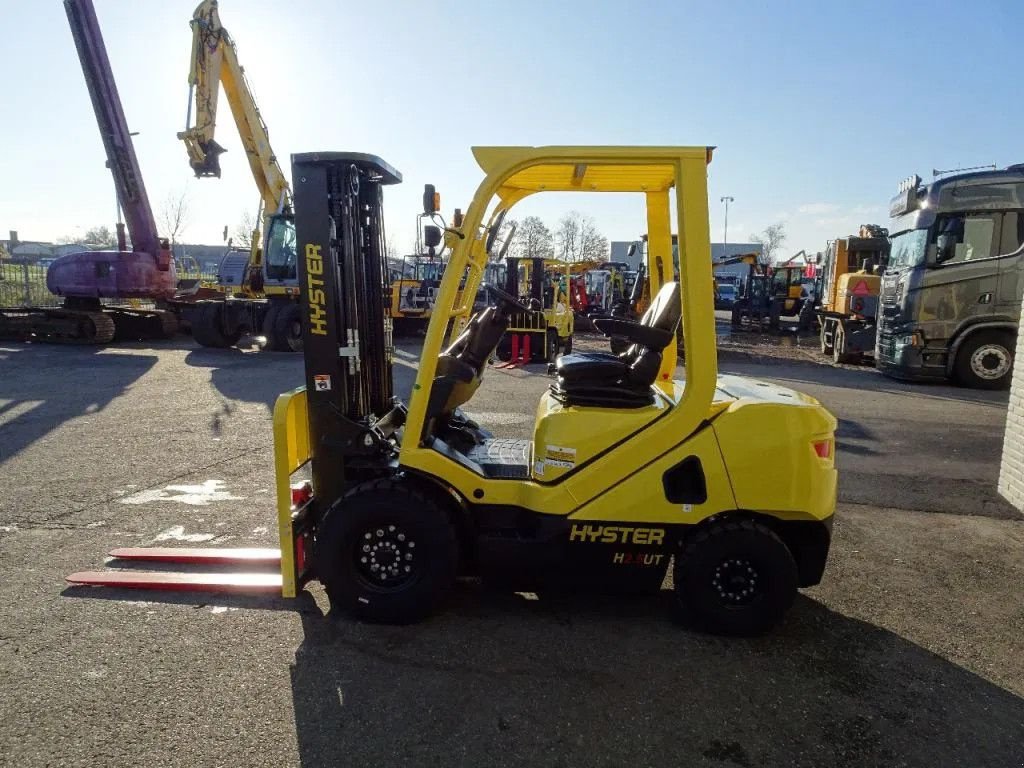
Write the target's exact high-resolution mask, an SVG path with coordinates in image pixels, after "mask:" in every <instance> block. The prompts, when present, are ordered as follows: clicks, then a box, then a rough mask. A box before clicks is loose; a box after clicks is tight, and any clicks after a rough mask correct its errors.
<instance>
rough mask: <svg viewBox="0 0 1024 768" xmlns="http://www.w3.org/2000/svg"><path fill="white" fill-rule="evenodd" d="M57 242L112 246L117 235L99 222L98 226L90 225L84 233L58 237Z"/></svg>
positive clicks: (103, 246) (115, 242)
mask: <svg viewBox="0 0 1024 768" xmlns="http://www.w3.org/2000/svg"><path fill="white" fill-rule="evenodd" d="M57 242H58V243H63V244H72V243H79V244H82V245H92V246H99V247H102V248H112V247H114V246H115V245H116V244H117V235H115V234H114V233H113V231H112V230H111V229H110V227H106V226H103V225H102V224H101V225H100V226H98V227H90V228H89V229H87V230H85V234H84V235H65V236H64V237H58V238H57Z"/></svg>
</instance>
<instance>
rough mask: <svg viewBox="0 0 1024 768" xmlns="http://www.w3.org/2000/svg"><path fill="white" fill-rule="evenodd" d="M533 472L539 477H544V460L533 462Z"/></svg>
mask: <svg viewBox="0 0 1024 768" xmlns="http://www.w3.org/2000/svg"><path fill="white" fill-rule="evenodd" d="M533 474H535V475H536V476H537V477H544V462H543V461H535V462H533Z"/></svg>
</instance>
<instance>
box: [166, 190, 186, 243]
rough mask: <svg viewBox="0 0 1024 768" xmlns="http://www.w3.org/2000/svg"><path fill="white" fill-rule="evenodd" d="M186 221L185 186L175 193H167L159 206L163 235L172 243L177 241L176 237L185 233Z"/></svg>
mask: <svg viewBox="0 0 1024 768" xmlns="http://www.w3.org/2000/svg"><path fill="white" fill-rule="evenodd" d="M188 222H189V210H188V189H187V188H185V189H183V190H181V192H180V193H177V194H176V193H174V192H171V193H168V195H167V197H166V198H165V199H164V203H163V205H162V206H160V225H161V228H162V229H163V235H164V237H166V238H167V239H168V240H170V241H171V243H172V244H173V243H176V242H178V238H179V237H180V236H181V235H183V234H184V233H185V229H186V228H187V227H188Z"/></svg>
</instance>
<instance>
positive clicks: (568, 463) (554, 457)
mask: <svg viewBox="0 0 1024 768" xmlns="http://www.w3.org/2000/svg"><path fill="white" fill-rule="evenodd" d="M544 460H545V461H546V462H547V463H548V464H549V465H551V466H553V467H564V468H566V469H568V468H570V467H574V466H576V449H575V448H565V447H563V446H560V445H549V446H548V447H547V449H546V451H545V456H544Z"/></svg>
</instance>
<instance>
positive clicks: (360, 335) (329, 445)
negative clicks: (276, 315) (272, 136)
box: [292, 152, 404, 511]
mask: <svg viewBox="0 0 1024 768" xmlns="http://www.w3.org/2000/svg"><path fill="white" fill-rule="evenodd" d="M292 180H293V182H294V189H295V210H296V217H295V229H296V241H297V247H298V254H297V256H298V259H297V260H298V265H299V287H300V303H301V306H302V310H303V318H302V324H303V355H304V357H305V368H306V392H307V393H308V394H307V396H308V404H309V442H310V447H311V449H312V454H313V458H312V480H313V488H314V489H315V492H316V495H317V497H318V498H319V499H321V500H322V502H323V503H324V504H327V505H329V504H331V503H333V501H334V500H336V499H338V498H340V497H341V496H342V495H343V494H344V492H345V489H346V486H347V485H348V484H349V483H350V480H351V478H349V479H346V471H347V470H348V468H349V465H350V464H353V463H358V461H359V460H361V461H363V462H364V463H366V462H369V463H374V462H376V461H379V460H380V459H382V458H385V454H386V453H387V451H388V450H389V448H388V446H389V443H388V441H387V440H386V439H385V438H386V437H387V436H388V435H390V434H392V433H393V432H394V430H395V429H397V428H398V427H399V426H401V423H400V422H401V419H402V416H403V415H404V410H402V409H401V408H400V407H396V406H395V403H394V397H393V392H392V376H391V359H392V342H391V327H390V319H389V318H388V317H387V314H386V312H385V304H386V301H387V297H388V288H389V286H388V272H387V263H386V258H385V246H384V218H383V210H382V200H383V187H384V185H387V184H398V183H400V182H401V180H402V176H401V174H400V173H399V172H398V171H396V170H395V169H394V168H392V167H391V166H390V165H388V164H387V163H385V162H384V161H383V160H381V159H380V158H378V157H374V156H372V155H365V154H361V153H350V152H322V153H321V152H316V153H304V154H298V155H293V156H292ZM353 460H356V461H353ZM325 509H326V508H324V509H323V510H322V511H325Z"/></svg>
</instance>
